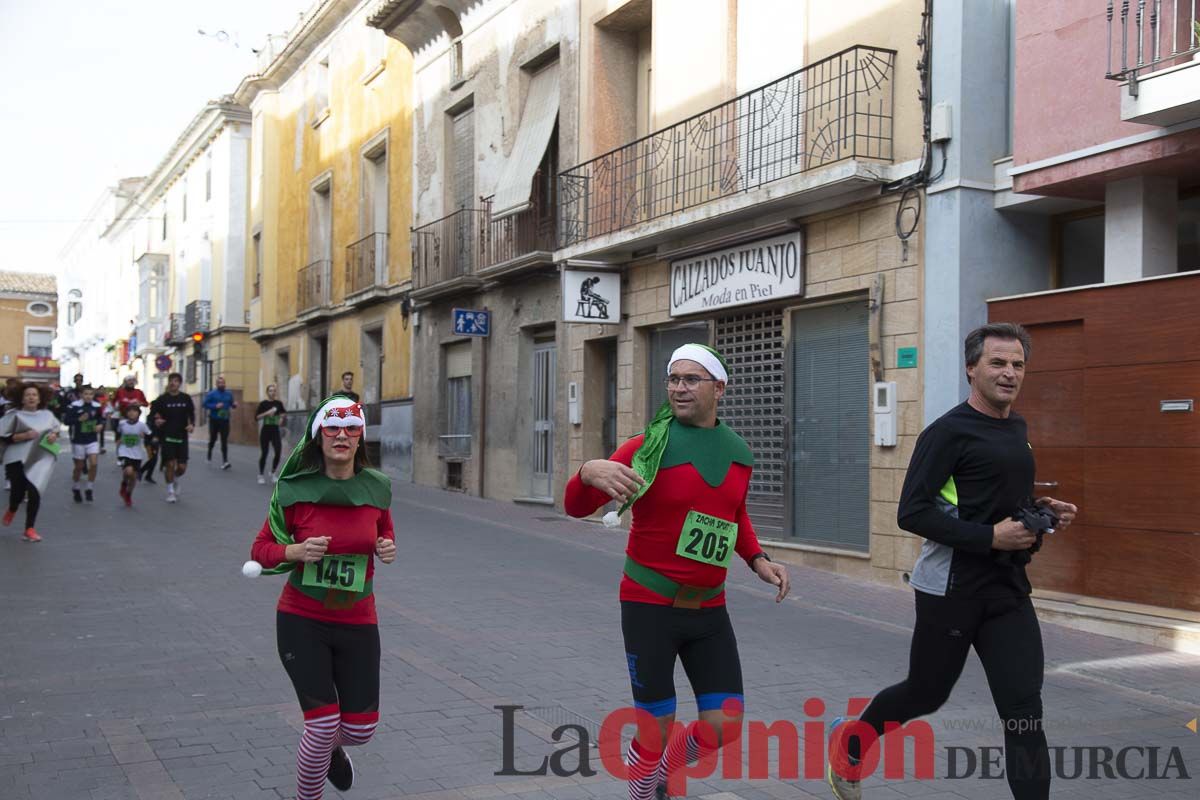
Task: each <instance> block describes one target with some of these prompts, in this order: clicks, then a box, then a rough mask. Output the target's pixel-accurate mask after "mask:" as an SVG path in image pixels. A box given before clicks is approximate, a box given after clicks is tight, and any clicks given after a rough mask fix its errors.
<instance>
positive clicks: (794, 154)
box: [558, 45, 896, 260]
mask: <svg viewBox="0 0 1200 800" xmlns="http://www.w3.org/2000/svg"><path fill="white" fill-rule="evenodd" d="M895 62H896V52H895V51H894V50H885V49H881V48H876V47H868V46H865V45H856V46H854V47H851V48H848V49H847V50H844V51H842V52H840V53H837V54H835V55H832V56H830V57H828V58H825V59H823V60H821V61H817V62H815V63H813V64H810V65H809V66H807V67H804V68H803V69H800V70H798V71H797V72H794V73H792V74H791V75H787V76H786V77H783V78H780V79H779V80H777V81H774V82H772V83H768V84H766V85H765V86H761V87H759V88H757V89H754V90H751V91H750V92H747V93H746V94H743V95H741V96H740V97H736V98H734V99H733V100H730V101H728V102H725V103H722V104H721V105H719V106H715V107H714V108H710V109H708V110H707V111H703V112H701V113H699V114H697V115H695V116H693V117H690V118H689V119H685V120H683V121H682V122H678V123H676V124H675V125H672V126H670V127H668V128H664V129H662V130H659V131H655V132H654V133H652V134H650V135H648V136H645V137H643V138H641V139H638V140H636V141H633V142H630V143H629V144H627V145H624V146H623V147H619V148H617V149H616V150H613V151H611V152H608V153H605V154H604V155H602V156H599V157H598V158H594V159H592V160H591V161H588V162H586V163H583V164H580V165H578V166H576V167H573V168H571V169H569V170H566V171H565V172H562V173H560V174H559V176H558V218H559V229H558V244H559V247H560V248H563V249H565V250H566V251H567V252H565V253H563V252H560V253H558V257H559V260H563V258H564V257H568V258H569V257H573V256H581V255H584V254H594V253H599V252H602V251H604V250H606V249H613V248H615V247H616V246H617V245H625V246H626V249H628V245H630V244H631V243H632V242H634V241H638V242H640V243H641V246H645V244H646V243H650V244H653V243H654V241H655V238H656V237H659V238H665V233H664V232H665V231H667V230H669V231H670V233H671V235H674V236H677V235H678V234H679V233H680V232H681V229H682V228H685V227H687V226H689V225H692V224H702V223H703V221H704V220H705V219H708V218H711V217H713V216H715V215H717V214H721V215H723V216H725V217H726V218H728V219H729V220H730V221H733V220H735V219H738V218H742V219H749V218H751V217H753V216H755V215H759V214H761V213H762V211H763V210H764V202H765V201H766V200H768V199H769V200H771V201H773V202H776V203H780V204H782V203H791V204H792V205H795V204H796V201H797V200H800V201H804V202H810V201H812V202H815V201H817V200H823V199H826V198H829V197H832V196H835V195H838V194H845V193H848V192H850V191H853V190H855V189H857V188H863V187H865V186H868V185H871V184H878V183H881V182H883V181H885V180H887V175H886V174H885V173H889V172H890V171H889V170H880V169H879V168H878V166H876V165H871V166H870V167H868V166H867V165H861V164H859V163H857V162H858V161H859V160H861V159H865V160H869V161H874V162H888V163H890V162H891V160H892V113H893V112H892V107H893V98H892V95H893V75H894V72H895ZM836 165H840V166H836ZM818 171H819V172H818ZM788 179H790V180H788ZM777 181H779V182H783V183H781V184H780V185H779V186H778V187H776V188H774V189H773V191H772V192H770V193H769V196H760V195H759V194H758V193H751V192H752V190H754V189H757V188H759V187H762V186H765V185H767V184H770V183H773V182H777ZM717 201H721V204H720V206H719V207H713V206H709V205H708V204H712V203H716V202H717ZM702 206H703V207H704V208H701V207H702ZM667 217H670V218H671V219H670V220H667V221H665V222H663V223H659V224H655V221H656V220H661V219H663V218H667Z"/></svg>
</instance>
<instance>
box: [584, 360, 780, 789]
mask: <svg viewBox="0 0 1200 800" xmlns="http://www.w3.org/2000/svg"><path fill="white" fill-rule="evenodd" d="M728 378H729V376H728V367H727V365H726V364H725V360H724V359H723V358H721V356H720V354H718V353H717V351H715V350H713V349H712V348H710V347H707V346H705V345H699V344H686V345H684V346H682V347H680V348H678V349H677V350H676V351H675V352H674V353H672V354H671V361H670V363H669V364H668V365H667V402H666V403H664V404H663V406H662V408H660V409H659V411H658V413H657V414H656V415H655V416H654V420H653V421H652V422H651V423H650V426H649V427H648V428H647V429H646V430H645V432H643V433H641V434H639V435H637V436H635V437H633V438H632V439H630V440H629V441H628V442H626V443H625V444H623V445H621V447H619V448H618V449H617V452H616V453H614V454H613V456H612V458H611V459H610V460H602V459H601V460H595V461H589V462H587V463H586V464H584V465H583V467H582V468H581V469H580V470H579V473H578V474H576V475H575V476H574V477H572V478H571V480H570V481H569V482H568V483H567V489H566V498H565V503H564V504H565V507H566V511H567V513H568V514H570V515H571V516H574V517H583V516H587V515H588V514H591V513H593V512H594V511H595V510H596V509H597V508H599V507H600V506H602V505H604V504H605V503H607V502H609V501H610V500H614V499H615V500H619V501H621V502H622V503H624V506H623V507H622V509H621V511H622V512H624V511H625V509H627V508H629V507H630V506H632V507H633V524H632V525H631V526H630V528H629V544H628V546H627V547H626V550H625V553H626V559H625V577H624V578H623V579H622V581H621V631H622V633H623V634H624V638H625V658H626V661H627V665H628V667H629V679H630V683H631V684H632V685H633V699H634V705H635V706H636V707H637V708H638V709H641V710H643V711H646V712H648V713H650V714H651V715H653V716H654V717H655V719H656V720H657V722H658V726H657V730H655V731H653V733H652V734H651V732H649V731H643V730H642V728H641V726H639V728H638V734H637V736H636V737H635V739H634V740H633V742H631V743H630V747H629V753H628V754H627V757H626V760H627V763H628V768H629V797H630V800H650V798H653V797H655V796H656V795H657V796H658V797H660V798H661V797H665V796H667V792H668V791H669V790H670V791H671V793H672V794H682V792H681V791H679V789H677V788H676V787H677V786H679V785H680V783H679V777H680V776H679V771H680V768H681V767H682V766H683V765H684V764H687V763H691V762H693V761H696V760H698V759H699V758H700V757H702V756H703V755H705V754H706V753H709V752H711V751H713V750H715V749H716V748H717V747H719V746H720V745H721V744H722V741H721V736H722V734H723V732H724V731H726V730H729V728H726V727H725V726H726V725H732V726H733V728H732V729H733V730H737V729H740V726H741V720H742V711H743V708H742V704H743V696H742V667H741V661H740V660H739V658H738V652H737V641H736V640H735V638H734V635H733V627H732V626H731V625H730V622H729V615H728V614H727V613H726V611H725V575H726V572H727V571H728V567H729V563H730V561H731V560H732V557H733V555H734V554H735V553H736V554H737V555H738V556H740V557H741V558H742V559H743V560H744V561H745V563H746V564H747V565H748V566H749V567H750V569H752V570H753V571H754V572H755V573H756V574H757V575H758V576H759V577H760V578H761V579H762V580H764V581H766V582H767V583H770V584H772V585H774V586H778V587H779V592H778V594H777V595H776V598H775V599H776V602H780V601H782V600H783V598H784V597H786V596H787V594H788V589H789V583H788V574H787V570H786V569H785V568H784V567H783V566H782V565H780V564H774V563H772V562H771V559H770V558H769V557H768V556H767V554H766V553H764V552H763V550H762V548H761V547H759V545H758V538H757V537H756V536H755V535H754V527H753V525H752V524H751V522H750V516H749V514H748V513H747V512H746V492H747V491H748V489H749V486H750V473H751V468H752V467H753V465H754V456H753V454H752V453H751V452H750V447H749V446H748V445H747V444H746V442H745V440H744V439H742V437H740V436H738V435H737V434H736V433H734V432H733V431H732V430H730V429H729V427H728V426H727V425H725V424H724V423H723V422H721V421H719V420H718V419H717V401H718V400H720V399H721V396H722V395H723V394H724V393H725V383H726V381H727V380H728ZM612 516H614V517H615V515H612ZM611 521H612V522H613V523H614V524H615V519H612V520H611ZM609 522H610V519H609V516H606V518H605V524H609ZM677 657H678V658H679V659H680V660H681V661H682V662H683V667H684V670H686V672H687V675H688V680H689V681H690V682H691V684H692V690H693V691H694V692H695V693H696V705H697V707H698V709H699V712H700V720H699V721H697V722H693V723H692V724H691V725H689V726H687V727H686V728H685V729H683V730H681V731H679V732H678V735H675V736H673V737H671V738H670V739H669V741H668V739H667V733H668V732H670V731H671V730H672V725H673V723H674V721H675V682H674V673H675V659H676V658H677ZM664 742H668V743H667V746H666V747H665V748H664V747H663V744H664ZM664 750H665V752H664Z"/></svg>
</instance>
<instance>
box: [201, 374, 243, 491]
mask: <svg viewBox="0 0 1200 800" xmlns="http://www.w3.org/2000/svg"><path fill="white" fill-rule="evenodd" d="M204 407H205V408H207V409H208V460H209V461H212V451H213V445H214V444H216V443H217V437H218V436H220V437H221V469H229V466H230V464H229V412H230V411H232V410H233V409H235V408H237V403H235V402H234V401H233V392H230V391H228V390H227V389H226V388H225V376H224V375H218V376H217V388H215V389H213V390H212V391H211V392H209V393H208V394H206V395H205V396H204Z"/></svg>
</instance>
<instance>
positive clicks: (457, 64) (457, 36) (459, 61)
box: [433, 6, 464, 89]
mask: <svg viewBox="0 0 1200 800" xmlns="http://www.w3.org/2000/svg"><path fill="white" fill-rule="evenodd" d="M433 13H434V14H435V15H437V18H438V21H439V22H441V23H442V28H443V29H444V30H445V31H446V35H447V36H449V37H450V88H452V89H454V88H457V87H458V86H459V85H461V84H462V82H463V80H464V79H463V43H462V36H463V29H462V23H461V22H459V20H458V15H457V14H455V13H454V12H453V11H452V10H450V9H449V8H446V7H445V6H434V7H433Z"/></svg>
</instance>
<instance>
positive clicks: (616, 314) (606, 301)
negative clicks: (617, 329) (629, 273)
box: [562, 269, 621, 325]
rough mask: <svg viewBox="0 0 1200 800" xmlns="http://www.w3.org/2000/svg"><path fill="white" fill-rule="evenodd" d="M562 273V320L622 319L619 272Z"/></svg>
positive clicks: (609, 321)
mask: <svg viewBox="0 0 1200 800" xmlns="http://www.w3.org/2000/svg"><path fill="white" fill-rule="evenodd" d="M562 276H563V277H562V281H563V283H562V299H563V322H594V323H596V324H599V325H617V324H619V323H620V322H621V273H619V272H597V271H596V270H583V269H564V270H563V271H562Z"/></svg>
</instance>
